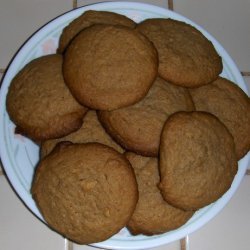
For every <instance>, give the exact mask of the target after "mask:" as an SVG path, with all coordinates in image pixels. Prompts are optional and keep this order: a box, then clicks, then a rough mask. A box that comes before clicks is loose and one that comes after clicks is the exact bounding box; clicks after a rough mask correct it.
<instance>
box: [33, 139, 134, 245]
mask: <svg viewBox="0 0 250 250" xmlns="http://www.w3.org/2000/svg"><path fill="white" fill-rule="evenodd" d="M32 195H33V198H34V200H35V201H36V204H37V206H38V208H39V209H40V211H41V214H42V215H43V217H44V219H45V220H46V221H47V223H48V225H49V226H50V227H51V228H53V229H54V230H56V231H57V232H59V233H60V234H62V235H63V236H64V237H66V238H68V239H70V240H72V241H75V242H77V243H80V244H89V243H94V242H99V241H103V240H106V239H108V238H109V237H111V236H112V235H114V234H116V233H117V232H118V231H119V230H120V229H121V228H123V227H124V226H126V224H127V222H128V220H129V219H130V217H131V215H132V213H133V211H134V209H135V206H136V203H137V199H138V189H137V183H136V179H135V176H134V172H133V169H132V168H131V165H130V163H129V162H128V160H127V159H126V158H125V156H123V155H122V154H120V153H118V152H117V151H115V150H114V149H112V148H110V147H107V146H104V145H102V144H99V143H87V144H71V145H61V146H60V144H59V145H58V146H57V147H56V148H55V150H53V152H52V153H51V154H49V155H48V156H47V157H45V158H44V159H43V160H42V161H41V162H40V163H39V165H38V167H37V170H36V173H35V177H34V181H33V184H32Z"/></svg>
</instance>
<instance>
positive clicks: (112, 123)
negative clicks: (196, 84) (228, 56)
mask: <svg viewBox="0 0 250 250" xmlns="http://www.w3.org/2000/svg"><path fill="white" fill-rule="evenodd" d="M182 110H183V111H192V110H194V105H193V102H192V99H191V96H190V94H189V92H188V90H187V89H185V88H182V87H179V86H175V85H173V84H170V83H168V82H166V81H165V80H163V79H162V78H160V77H158V78H157V79H156V80H155V82H154V84H153V86H152V87H151V89H150V90H149V92H148V94H147V95H146V97H145V98H143V99H142V100H141V101H140V102H138V103H136V104H134V105H132V106H129V107H126V108H122V109H117V110H113V111H100V112H98V118H99V120H100V121H101V123H102V124H103V126H104V127H105V129H106V131H107V132H108V133H109V134H110V135H111V136H112V137H113V138H114V139H115V140H116V141H117V142H118V143H120V144H121V145H122V146H123V147H124V148H126V149H128V150H130V151H133V152H136V153H138V154H142V155H145V156H157V155H158V151H159V144H160V135H161V131H162V127H163V125H164V123H165V121H166V119H167V118H168V116H169V115H171V114H172V113H175V112H177V111H182Z"/></svg>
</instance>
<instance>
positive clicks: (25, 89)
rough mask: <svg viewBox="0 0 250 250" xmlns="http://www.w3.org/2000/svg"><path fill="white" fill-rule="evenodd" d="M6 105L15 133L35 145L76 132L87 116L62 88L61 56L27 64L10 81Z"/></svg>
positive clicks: (66, 90)
mask: <svg viewBox="0 0 250 250" xmlns="http://www.w3.org/2000/svg"><path fill="white" fill-rule="evenodd" d="M6 105H7V111H8V113H9V115H10V118H11V120H12V121H13V122H14V123H15V124H16V126H17V132H18V133H22V134H25V135H27V136H28V137H30V138H32V139H34V140H35V141H42V140H46V139H50V138H57V137H61V136H64V135H67V134H69V133H71V132H73V131H75V130H77V129H78V128H79V127H80V126H81V125H82V119H83V116H84V115H85V113H86V112H87V108H85V107H84V106H82V105H80V104H79V103H78V102H77V101H76V100H75V99H74V98H73V96H72V95H71V93H70V91H69V90H68V88H67V86H66V85H65V82H64V79H63V75H62V56H61V55H46V56H42V57H40V58H37V59H34V60H32V61H31V62H29V63H28V64H27V65H26V66H25V67H24V68H23V69H22V70H21V71H20V72H19V73H18V74H17V75H16V76H15V77H14V79H13V80H12V82H11V85H10V87H9V91H8V95H7V103H6Z"/></svg>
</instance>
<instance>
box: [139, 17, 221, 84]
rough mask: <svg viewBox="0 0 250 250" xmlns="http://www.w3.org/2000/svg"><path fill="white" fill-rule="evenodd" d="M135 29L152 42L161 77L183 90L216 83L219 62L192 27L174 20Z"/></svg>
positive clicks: (145, 23)
mask: <svg viewBox="0 0 250 250" xmlns="http://www.w3.org/2000/svg"><path fill="white" fill-rule="evenodd" d="M137 30H139V31H140V32H142V33H143V34H144V35H146V36H147V37H148V38H149V40H151V41H152V42H153V43H154V45H155V47H156V49H157V51H158V54H159V74H160V76H161V77H162V78H164V79H166V80H168V81H170V82H172V83H174V84H177V85H181V86H184V87H195V86H200V85H204V84H207V83H209V82H212V81H213V80H215V79H216V78H217V77H218V75H219V74H220V73H221V71H222V60H221V57H220V56H219V55H218V53H217V52H216V50H215V48H214V46H213V44H212V43H211V42H210V41H209V40H208V39H207V38H206V37H205V36H204V35H203V34H202V33H201V32H200V31H199V30H197V29H196V28H195V27H193V26H191V25H189V24H186V23H184V22H181V21H177V20H173V19H170V18H169V19H161V18H155V19H147V20H145V21H143V22H141V23H139V24H138V26H137Z"/></svg>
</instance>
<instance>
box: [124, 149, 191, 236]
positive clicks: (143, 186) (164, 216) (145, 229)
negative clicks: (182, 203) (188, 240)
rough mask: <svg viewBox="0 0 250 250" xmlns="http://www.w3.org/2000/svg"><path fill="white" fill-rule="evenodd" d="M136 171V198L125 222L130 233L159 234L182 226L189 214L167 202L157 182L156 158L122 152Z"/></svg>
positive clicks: (158, 179)
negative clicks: (133, 207)
mask: <svg viewBox="0 0 250 250" xmlns="http://www.w3.org/2000/svg"><path fill="white" fill-rule="evenodd" d="M125 156H126V158H127V159H128V160H129V161H130V163H131V165H132V167H133V169H134V171H135V175H136V180H137V184H138V189H139V200H138V203H137V205H136V209H135V211H134V213H133V216H132V217H131V219H130V221H129V223H128V224H127V227H128V229H129V230H130V231H131V232H132V234H146V235H154V234H161V233H164V232H167V231H170V230H173V229H176V228H178V227H180V226H182V225H183V224H184V223H186V222H187V220H188V219H189V218H190V217H191V216H192V215H193V212H192V211H183V210H181V209H178V208H175V207H173V206H171V205H170V204H168V203H167V202H166V201H165V200H164V199H163V198H162V195H161V193H160V190H159V189H158V187H157V185H158V183H159V182H160V176H159V170H158V159H157V158H150V157H143V156H140V155H137V154H134V153H131V152H126V153H125Z"/></svg>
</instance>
